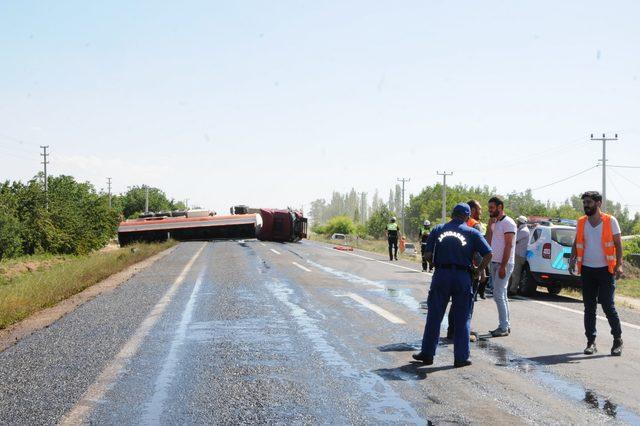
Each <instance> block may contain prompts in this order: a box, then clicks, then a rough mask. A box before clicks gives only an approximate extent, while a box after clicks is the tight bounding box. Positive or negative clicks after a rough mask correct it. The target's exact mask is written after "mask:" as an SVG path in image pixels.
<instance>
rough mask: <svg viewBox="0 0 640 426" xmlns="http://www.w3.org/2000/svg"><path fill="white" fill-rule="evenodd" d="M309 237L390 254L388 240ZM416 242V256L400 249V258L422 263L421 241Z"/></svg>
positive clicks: (335, 244)
mask: <svg viewBox="0 0 640 426" xmlns="http://www.w3.org/2000/svg"><path fill="white" fill-rule="evenodd" d="M309 239H310V240H312V241H321V242H323V243H328V244H333V245H334V246H338V245H343V246H350V247H353V248H356V249H360V250H365V251H370V252H374V253H379V254H384V255H385V256H388V255H389V249H388V244H387V240H369V239H366V240H365V239H363V238H355V237H351V236H348V239H347V240H331V239H329V237H326V236H324V235H318V234H311V235H310V237H309ZM414 244H415V246H416V255H415V256H413V255H409V254H404V253H400V251H398V258H399V259H400V258H401V259H404V260H408V261H410V262H416V263H417V264H418V265H421V262H422V260H421V258H420V244H419V243H414Z"/></svg>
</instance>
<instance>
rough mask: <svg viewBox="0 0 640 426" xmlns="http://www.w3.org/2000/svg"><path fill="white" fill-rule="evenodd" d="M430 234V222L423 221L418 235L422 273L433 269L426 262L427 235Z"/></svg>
mask: <svg viewBox="0 0 640 426" xmlns="http://www.w3.org/2000/svg"><path fill="white" fill-rule="evenodd" d="M430 232H431V222H429V221H428V220H425V221H424V223H423V224H422V226H421V227H420V230H419V235H420V254H421V255H422V272H426V271H427V270H431V269H433V266H431V267H430V266H429V262H427V250H426V248H427V240H428V239H429V233H430Z"/></svg>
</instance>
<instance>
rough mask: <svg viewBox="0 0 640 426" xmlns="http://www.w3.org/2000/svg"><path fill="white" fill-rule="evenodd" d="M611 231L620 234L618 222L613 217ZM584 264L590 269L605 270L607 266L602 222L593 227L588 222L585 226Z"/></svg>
mask: <svg viewBox="0 0 640 426" xmlns="http://www.w3.org/2000/svg"><path fill="white" fill-rule="evenodd" d="M611 230H612V232H613V235H618V234H620V224H619V223H618V220H617V219H616V218H615V217H613V216H611ZM582 264H583V265H584V266H588V267H590V268H604V267H605V266H607V258H606V257H605V255H604V251H603V250H602V222H600V223H599V224H598V226H596V227H593V226H591V223H590V222H589V221H588V220H587V223H585V224H584V255H583V259H582Z"/></svg>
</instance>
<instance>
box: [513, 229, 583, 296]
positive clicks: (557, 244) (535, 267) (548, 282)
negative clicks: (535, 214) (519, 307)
mask: <svg viewBox="0 0 640 426" xmlns="http://www.w3.org/2000/svg"><path fill="white" fill-rule="evenodd" d="M575 238H576V228H575V227H573V226H567V225H554V224H552V223H548V222H547V223H542V224H537V225H535V226H534V227H533V228H532V229H531V237H530V239H529V245H528V247H527V261H526V263H525V265H524V267H523V268H522V274H521V276H520V281H519V283H518V292H519V293H520V294H523V295H527V296H531V295H533V294H535V292H536V289H537V287H538V286H542V287H546V288H547V290H548V291H549V293H551V294H558V293H560V290H561V289H562V287H579V286H580V278H579V277H577V276H575V275H571V274H570V273H569V259H570V258H571V246H573V241H574V240H575Z"/></svg>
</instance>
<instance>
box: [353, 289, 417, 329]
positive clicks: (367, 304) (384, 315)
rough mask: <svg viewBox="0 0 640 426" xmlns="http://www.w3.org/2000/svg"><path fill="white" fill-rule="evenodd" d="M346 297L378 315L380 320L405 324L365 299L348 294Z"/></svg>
mask: <svg viewBox="0 0 640 426" xmlns="http://www.w3.org/2000/svg"><path fill="white" fill-rule="evenodd" d="M346 296H347V297H348V298H349V299H352V300H355V301H356V302H358V303H359V304H361V305H362V306H364V307H365V308H367V309H370V310H372V311H373V312H375V313H376V314H378V315H380V316H381V317H382V318H384V319H386V320H387V321H389V322H391V323H393V324H406V322H405V321H404V320H403V319H402V318H398V317H397V316H395V315H393V314H392V313H391V312H389V311H387V310H386V309H383V308H381V307H380V306H378V305H375V304H373V303H371V302H369V301H368V300H367V299H365V298H364V297H362V296H358V295H357V294H355V293H348V294H347V295H346Z"/></svg>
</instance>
